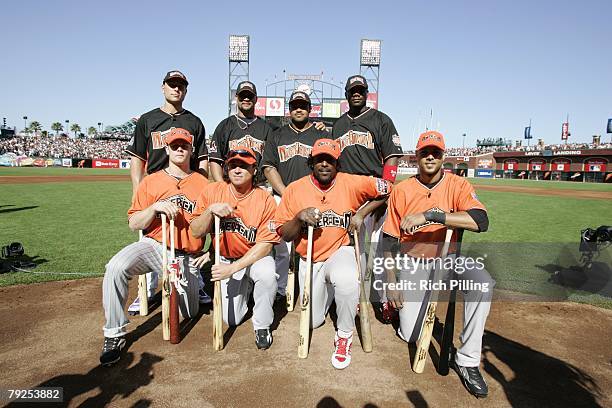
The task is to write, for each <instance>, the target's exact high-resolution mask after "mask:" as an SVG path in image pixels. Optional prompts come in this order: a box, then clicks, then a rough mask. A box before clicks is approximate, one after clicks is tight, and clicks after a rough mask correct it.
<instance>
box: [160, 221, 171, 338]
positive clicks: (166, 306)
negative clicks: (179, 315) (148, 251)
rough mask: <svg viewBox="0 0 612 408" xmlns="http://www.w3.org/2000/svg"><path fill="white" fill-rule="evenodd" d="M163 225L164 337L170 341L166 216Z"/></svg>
mask: <svg viewBox="0 0 612 408" xmlns="http://www.w3.org/2000/svg"><path fill="white" fill-rule="evenodd" d="M161 223H162V336H163V339H164V340H170V280H169V279H168V278H169V277H168V245H167V238H166V234H167V232H168V231H167V227H166V214H161Z"/></svg>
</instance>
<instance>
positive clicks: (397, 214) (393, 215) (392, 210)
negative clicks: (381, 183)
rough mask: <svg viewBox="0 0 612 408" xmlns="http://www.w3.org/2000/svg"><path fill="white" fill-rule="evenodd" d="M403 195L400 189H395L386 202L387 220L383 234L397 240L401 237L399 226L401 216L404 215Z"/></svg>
mask: <svg viewBox="0 0 612 408" xmlns="http://www.w3.org/2000/svg"><path fill="white" fill-rule="evenodd" d="M404 201H405V200H404V195H403V194H402V192H401V191H400V189H397V188H396V189H395V190H393V191H392V192H391V195H390V196H389V200H388V201H387V218H386V219H385V223H384V224H383V228H382V229H383V232H384V233H385V234H387V235H391V236H392V237H395V238H399V237H400V235H401V230H400V224H401V222H402V214H404V207H405V205H404V204H405V203H404Z"/></svg>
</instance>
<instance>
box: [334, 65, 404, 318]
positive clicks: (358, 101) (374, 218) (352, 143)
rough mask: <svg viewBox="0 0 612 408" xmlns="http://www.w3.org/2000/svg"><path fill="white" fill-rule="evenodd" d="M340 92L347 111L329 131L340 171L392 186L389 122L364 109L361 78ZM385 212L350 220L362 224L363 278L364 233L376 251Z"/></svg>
mask: <svg viewBox="0 0 612 408" xmlns="http://www.w3.org/2000/svg"><path fill="white" fill-rule="evenodd" d="M344 90H345V97H346V99H347V101H348V104H349V110H348V112H346V113H345V114H344V115H342V116H341V117H340V118H339V119H338V120H337V121H336V123H335V124H334V127H333V129H332V135H333V138H334V139H336V140H337V141H338V143H339V144H340V147H341V149H342V156H340V160H339V162H338V164H339V166H340V168H341V169H342V171H343V172H346V173H351V174H360V175H371V176H374V177H382V178H384V179H385V180H389V181H391V182H392V183H393V182H395V176H396V173H397V161H398V159H399V157H401V156H402V155H403V152H402V146H401V143H400V137H399V135H398V133H397V130H396V129H395V125H394V124H393V121H392V120H391V118H389V117H388V116H387V115H385V114H384V113H382V112H380V111H379V110H376V109H374V108H369V107H368V106H366V101H367V97H368V82H367V81H366V79H365V78H364V77H363V76H361V75H353V76H351V77H349V78H348V79H347V81H346V85H345V87H344ZM385 208H386V206H382V207H379V209H378V211H376V212H372V213H370V214H371V215H370V216H369V217H367V218H365V219H364V220H361V219H359V218H355V219H354V220H353V222H354V223H355V224H356V225H357V226H359V225H361V223H364V224H365V225H364V228H360V229H359V231H360V233H359V241H360V243H361V245H360V249H361V251H362V252H363V255H362V262H361V265H362V268H363V269H364V271H363V273H364V274H365V272H366V271H365V269H366V267H367V262H366V259H365V254H366V251H367V249H368V245H365V238H366V232H367V234H368V235H369V240H370V245H374V246H375V248H374V249H375V250H376V248H377V247H378V241H379V236H380V230H381V228H382V224H383V222H384V214H385ZM379 295H381V294H379ZM381 300H383V301H384V299H381ZM388 312H389V309H388V305H387V304H386V303H384V302H383V317H384V318H385V319H389V318H390V314H389V313H388Z"/></svg>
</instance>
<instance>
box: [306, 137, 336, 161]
mask: <svg viewBox="0 0 612 408" xmlns="http://www.w3.org/2000/svg"><path fill="white" fill-rule="evenodd" d="M320 154H328V155H330V156H331V157H333V158H334V159H336V160H338V157H340V145H339V144H338V142H336V141H335V140H331V139H319V140H317V141H316V142H315V144H314V146H312V153H311V156H312V157H315V156H318V155H320Z"/></svg>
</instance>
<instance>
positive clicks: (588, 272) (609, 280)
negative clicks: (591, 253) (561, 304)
mask: <svg viewBox="0 0 612 408" xmlns="http://www.w3.org/2000/svg"><path fill="white" fill-rule="evenodd" d="M536 266H537V267H538V268H540V269H542V270H544V271H546V272H548V273H550V278H549V282H552V283H555V284H557V285H560V286H563V287H565V288H570V289H578V290H582V291H585V292H589V293H596V294H598V295H601V296H605V297H609V298H612V269H610V265H609V264H608V263H606V262H593V263H592V264H591V265H590V267H586V266H582V265H574V266H569V267H563V266H560V265H555V264H547V265H536Z"/></svg>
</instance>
